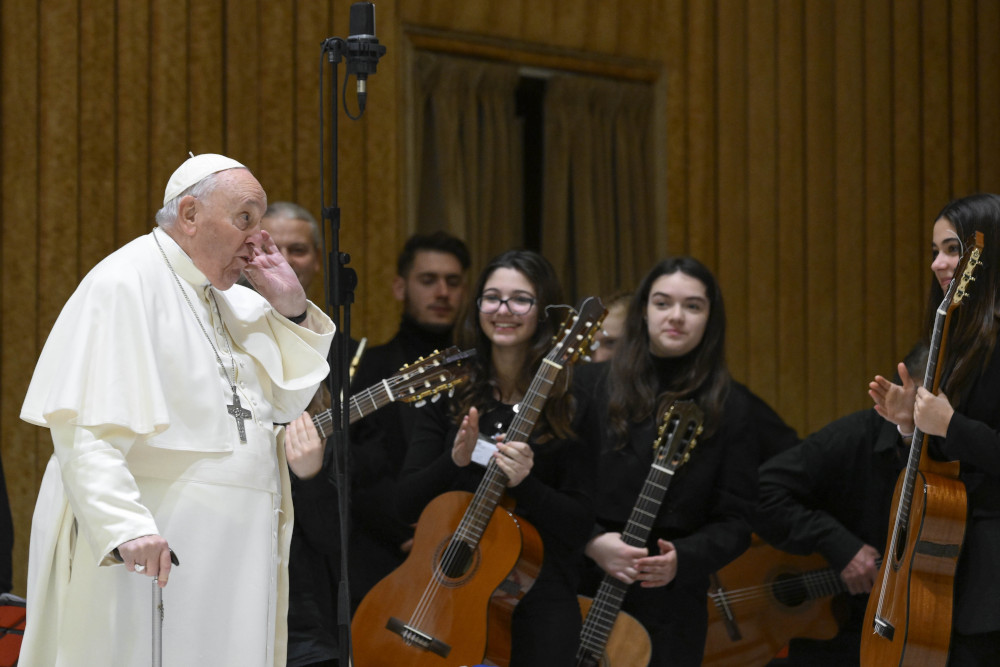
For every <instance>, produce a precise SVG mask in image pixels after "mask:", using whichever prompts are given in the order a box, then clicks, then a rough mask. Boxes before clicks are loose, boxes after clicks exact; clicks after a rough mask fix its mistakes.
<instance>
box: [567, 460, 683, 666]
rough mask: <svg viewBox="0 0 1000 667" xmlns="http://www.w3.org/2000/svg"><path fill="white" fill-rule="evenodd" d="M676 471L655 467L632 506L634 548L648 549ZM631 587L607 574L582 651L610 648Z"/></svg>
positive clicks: (629, 534) (628, 533) (626, 534)
mask: <svg viewBox="0 0 1000 667" xmlns="http://www.w3.org/2000/svg"><path fill="white" fill-rule="evenodd" d="M672 478H673V471H672V470H670V469H669V468H666V467H664V466H662V465H658V464H657V463H655V462H654V464H653V465H652V466H651V467H650V469H649V474H647V475H646V481H645V483H644V484H643V487H642V491H641V492H640V493H639V498H638V500H637V501H636V503H635V506H633V507H632V514H631V516H630V517H629V520H628V523H627V524H625V528H624V529H622V541H623V542H625V543H626V544H628V545H629V546H633V547H644V546H646V541H647V540H648V539H649V535H650V533H651V532H652V529H653V522H654V521H655V520H656V515H657V514H658V513H659V511H660V506H661V505H662V504H663V499H664V498H665V497H666V495H667V489H668V488H669V486H670V480H671V479H672ZM628 586H629V585H628V584H626V583H625V582H623V581H621V580H619V579H616V578H614V577H612V576H611V575H610V574H605V575H604V579H603V580H602V581H601V585H600V588H598V590H597V595H595V596H594V602H593V603H592V604H591V606H590V612H589V613H588V614H587V618H586V620H585V621H584V623H583V630H582V631H581V633H580V649H581V651H587V652H588V653H591V654H593V655H601V654H602V653H603V652H604V648H605V646H607V643H608V638H609V637H610V636H611V629H612V628H613V627H614V624H615V619H616V618H618V612H619V611H621V608H622V602H623V601H624V600H625V593H626V592H627V591H628Z"/></svg>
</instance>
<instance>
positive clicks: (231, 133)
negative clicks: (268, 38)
mask: <svg viewBox="0 0 1000 667" xmlns="http://www.w3.org/2000/svg"><path fill="white" fill-rule="evenodd" d="M225 6H226V15H225V31H224V32H223V40H224V42H225V50H224V52H223V58H224V62H225V73H226V76H225V83H226V92H225V100H226V112H225V121H224V122H225V124H226V134H225V137H226V152H227V154H229V155H231V156H232V157H234V158H235V159H237V160H239V161H240V162H242V163H243V164H245V165H247V166H248V167H250V170H251V171H259V170H260V169H261V165H262V163H261V159H260V158H261V148H260V144H261V126H260V104H261V96H260V73H261V66H260V59H261V57H262V56H263V55H264V52H263V51H262V49H261V48H260V45H259V44H258V43H257V40H256V39H255V38H254V37H255V36H256V35H257V34H258V32H259V31H260V3H259V2H257V1H256V0H244V1H243V2H227V3H225Z"/></svg>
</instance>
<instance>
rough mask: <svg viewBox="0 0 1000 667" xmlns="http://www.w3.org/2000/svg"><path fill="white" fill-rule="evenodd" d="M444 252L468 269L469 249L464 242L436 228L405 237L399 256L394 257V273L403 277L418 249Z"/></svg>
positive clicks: (410, 267)
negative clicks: (430, 232) (432, 230)
mask: <svg viewBox="0 0 1000 667" xmlns="http://www.w3.org/2000/svg"><path fill="white" fill-rule="evenodd" d="M422 250H424V251H432V252H446V253H448V254H450V255H454V256H455V259H457V260H458V263H459V264H461V265H462V270H463V271H468V270H469V264H470V263H471V262H470V260H469V249H468V248H467V247H466V246H465V242H464V241H462V239H460V238H458V237H457V236H452V235H451V234H449V233H448V232H446V231H443V230H438V231H436V232H433V233H432V234H414V235H413V236H411V237H410V238H409V239H407V241H406V244H405V245H404V246H403V249H402V251H400V253H399V257H398V258H397V259H396V275H398V276H400V277H401V278H405V277H406V275H407V274H408V273H409V272H410V269H412V268H413V262H414V261H415V260H416V257H417V253H418V252H420V251H422Z"/></svg>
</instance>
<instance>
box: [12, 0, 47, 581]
mask: <svg viewBox="0 0 1000 667" xmlns="http://www.w3.org/2000/svg"><path fill="white" fill-rule="evenodd" d="M38 18H39V17H38V9H37V7H36V5H35V4H34V3H28V2H5V3H0V78H2V80H3V86H2V87H0V127H2V128H3V130H2V132H3V138H2V140H0V231H2V233H0V257H2V264H0V277H2V278H0V280H2V283H0V312H2V313H3V316H2V320H0V387H2V391H3V396H2V400H0V438H2V440H0V445H2V447H0V450H2V452H0V454H2V456H3V467H4V476H5V478H6V483H7V495H8V496H9V498H10V506H11V515H12V518H13V520H14V572H13V574H14V592H15V593H17V594H19V595H23V594H24V581H25V578H26V574H27V566H28V539H27V536H28V531H29V527H30V525H31V514H32V511H33V509H34V503H35V495H36V494H37V493H38V479H39V478H40V477H41V471H42V469H43V468H44V467H45V463H46V461H48V458H49V455H50V454H51V452H52V444H51V441H50V440H48V437H47V434H46V433H44V432H43V431H42V430H41V429H39V428H36V427H34V426H31V425H29V424H27V423H25V422H22V421H21V420H20V419H18V415H19V414H20V412H21V400H22V398H23V397H24V393H25V391H27V388H28V380H29V378H30V377H31V371H32V369H33V368H34V365H35V359H36V358H37V357H38V352H39V350H40V349H41V348H40V346H39V343H38V340H39V336H38V330H39V322H38V314H39V309H38V298H39V295H38V273H39V264H38V255H37V249H38V236H39V233H38V226H37V222H38V201H39V191H40V183H39V151H38V135H39V132H38V130H39V127H38V121H39V116H38V97H39V83H38V63H39V52H38V49H39V39H38V37H39V24H38Z"/></svg>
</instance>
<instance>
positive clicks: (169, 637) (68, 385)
mask: <svg viewBox="0 0 1000 667" xmlns="http://www.w3.org/2000/svg"><path fill="white" fill-rule="evenodd" d="M266 207H267V196H266V194H265V193H264V190H263V188H262V187H261V185H260V183H258V182H257V179H256V178H254V176H253V175H252V174H251V173H250V171H249V170H248V169H247V168H246V167H244V166H243V165H242V164H240V163H239V162H236V161H235V160H232V159H230V158H228V157H225V156H222V155H215V154H205V155H198V156H196V157H192V158H191V159H189V160H187V161H186V162H184V164H182V165H181V166H180V167H179V168H178V169H177V171H175V172H174V174H173V175H172V176H171V177H170V180H169V181H168V183H167V187H166V191H165V193H164V197H163V208H162V209H160V211H159V212H158V213H157V214H156V222H157V227H156V228H154V229H153V231H152V232H151V233H149V234H147V235H146V236H142V237H140V238H138V239H136V240H134V241H132V242H131V243H129V244H127V245H126V246H124V247H123V248H121V249H119V250H118V251H116V252H114V253H112V254H111V255H109V256H108V257H107V258H105V259H104V260H103V261H102V262H101V263H100V264H98V265H97V266H96V267H95V268H94V269H93V270H92V271H91V272H90V273H89V274H88V275H87V276H86V277H85V278H84V279H83V281H82V282H81V283H80V286H79V287H78V288H77V290H76V292H74V294H73V296H72V297H70V299H69V301H68V302H67V303H66V305H65V307H64V308H63V310H62V312H61V314H60V315H59V318H58V319H57V321H56V323H55V325H54V326H53V328H52V331H51V333H50V334H49V338H48V340H47V341H46V343H45V347H44V349H43V350H42V353H41V356H40V358H39V360H38V365H37V366H36V368H35V373H34V376H33V377H32V380H31V385H30V386H29V388H28V393H27V396H26V398H25V401H24V405H23V407H22V410H21V418H22V419H24V420H26V421H28V422H31V423H32V424H37V425H39V426H43V427H45V428H48V429H49V431H50V432H51V435H52V443H53V445H54V449H55V454H54V456H53V457H52V459H51V460H50V461H49V464H48V467H47V469H46V471H45V475H44V477H43V479H42V485H41V490H40V492H39V496H38V502H37V504H36V506H35V513H34V518H33V521H32V527H31V545H30V556H29V564H28V591H27V600H28V602H27V612H28V619H27V626H26V632H25V636H24V641H23V644H22V649H21V657H20V662H19V664H20V665H22V666H32V665H44V666H46V667H52V666H66V667H69V666H76V665H79V666H81V667H82V666H84V665H86V666H92V665H127V666H132V665H143V664H149V662H150V654H151V648H150V646H151V640H152V633H153V630H152V627H153V623H152V614H153V610H152V604H151V591H150V586H151V583H150V582H151V578H155V579H156V580H157V581H158V585H159V586H160V588H161V591H162V598H163V610H164V615H163V624H162V633H163V634H162V637H163V639H162V656H163V664H164V665H178V666H180V665H183V666H185V667H193V666H198V665H240V666H241V667H248V666H249V667H252V666H255V665H262V666H263V665H283V664H284V662H285V654H286V648H285V629H284V628H285V614H286V607H287V585H286V566H287V559H288V545H289V539H290V537H291V522H292V511H291V509H292V508H291V496H290V493H289V483H288V471H287V466H286V464H285V452H284V446H283V430H282V428H281V427H280V426H278V424H283V423H287V422H290V421H292V420H293V419H295V418H296V417H298V416H299V414H300V413H301V412H302V410H303V409H304V408H305V406H306V404H307V403H308V402H309V400H310V398H312V396H313V394H314V393H315V391H316V388H317V386H318V385H319V383H320V382H321V381H322V380H323V378H324V377H325V376H326V375H327V373H328V370H329V369H328V367H327V363H326V355H327V351H328V348H329V346H330V341H331V339H332V337H333V323H332V322H331V321H330V318H329V317H327V316H326V315H325V314H324V313H323V312H322V311H321V310H320V309H318V308H317V307H316V306H314V305H313V304H311V303H309V302H308V301H307V299H306V295H305V292H304V291H303V290H302V287H301V285H300V284H299V281H298V280H297V278H296V277H295V273H294V272H293V271H292V269H291V267H289V266H288V264H287V263H286V262H285V260H284V259H283V257H282V255H281V253H280V252H279V251H278V249H277V248H276V246H275V244H274V243H273V241H272V240H271V239H270V237H269V236H268V234H267V232H263V231H261V229H260V220H261V217H262V215H263V214H264V211H265V209H266ZM241 273H242V274H244V275H245V276H246V277H247V279H248V280H249V281H250V283H251V284H252V285H253V286H254V287H255V288H256V292H255V291H254V290H250V289H246V288H244V287H242V286H239V285H235V283H236V281H237V279H238V278H239V277H240V274H241ZM172 552H173V553H174V554H176V557H177V558H178V559H179V563H180V564H179V565H178V566H176V567H173V568H172V567H171V556H172ZM168 580H169V586H168V585H167V584H168Z"/></svg>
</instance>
